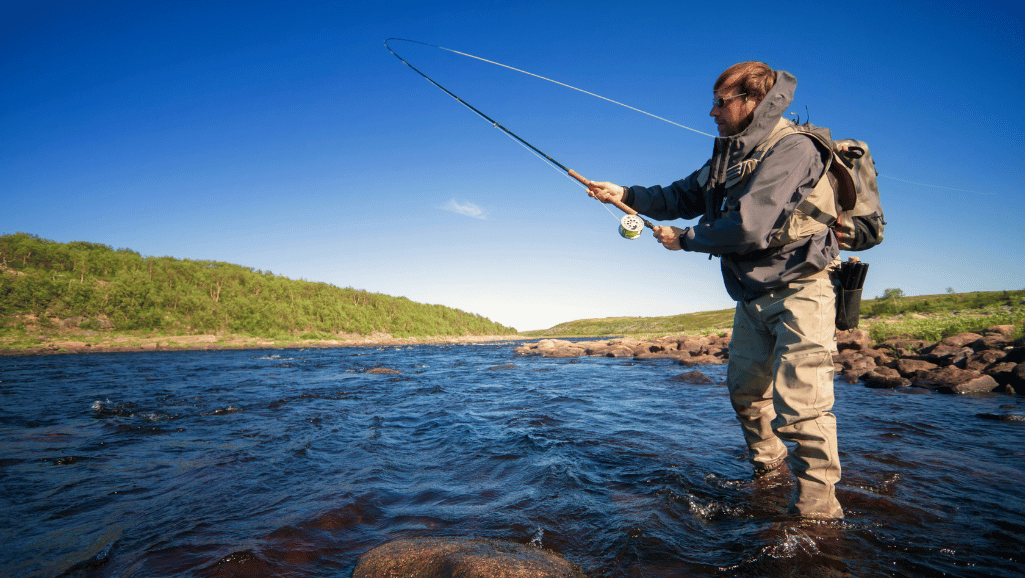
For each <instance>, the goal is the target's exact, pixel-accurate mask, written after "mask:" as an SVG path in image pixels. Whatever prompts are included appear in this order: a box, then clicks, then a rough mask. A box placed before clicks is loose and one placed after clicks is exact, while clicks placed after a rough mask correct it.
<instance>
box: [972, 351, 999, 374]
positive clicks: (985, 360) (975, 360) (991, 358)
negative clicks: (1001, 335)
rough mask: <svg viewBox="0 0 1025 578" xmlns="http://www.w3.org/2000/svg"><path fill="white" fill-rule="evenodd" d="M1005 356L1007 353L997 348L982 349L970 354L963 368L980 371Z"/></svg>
mask: <svg viewBox="0 0 1025 578" xmlns="http://www.w3.org/2000/svg"><path fill="white" fill-rule="evenodd" d="M1006 356H1007V353H1005V352H1003V351H1000V350H999V349H984V350H982V351H980V352H978V353H976V354H974V355H971V356H970V357H969V358H968V360H967V362H966V363H965V367H964V368H965V369H971V370H973V371H982V370H984V369H985V368H987V367H989V366H990V365H993V364H994V363H996V362H997V361H999V360H1001V359H1003V358H1004V357H1006Z"/></svg>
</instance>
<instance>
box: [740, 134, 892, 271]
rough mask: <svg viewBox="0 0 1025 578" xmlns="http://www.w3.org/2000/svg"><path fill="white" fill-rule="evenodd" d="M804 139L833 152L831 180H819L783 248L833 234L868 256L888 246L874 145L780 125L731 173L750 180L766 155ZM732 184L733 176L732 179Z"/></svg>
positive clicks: (786, 230) (788, 227)
mask: <svg viewBox="0 0 1025 578" xmlns="http://www.w3.org/2000/svg"><path fill="white" fill-rule="evenodd" d="M792 134H804V135H806V136H808V137H811V139H812V140H813V141H815V142H816V143H817V144H818V145H819V146H820V147H821V148H823V149H829V150H831V151H832V158H831V160H830V161H829V162H827V163H826V174H825V178H822V179H819V184H818V185H817V186H816V187H815V189H814V190H813V191H812V193H811V194H809V195H808V198H807V199H805V201H804V202H802V203H801V204H800V205H798V207H797V210H796V211H795V212H794V215H793V217H792V218H791V219H790V220H789V221H788V222H787V223H786V224H785V225H784V227H783V229H782V230H781V231H780V232H779V233H778V234H777V237H778V239H777V240H776V242H777V243H778V244H785V243H788V242H791V241H793V240H796V239H799V238H801V237H803V236H806V235H807V234H810V233H811V232H814V230H815V229H818V230H821V229H823V228H824V227H830V228H832V229H833V233H834V234H835V235H836V238H837V241H839V243H840V248H841V249H843V250H845V251H864V250H866V249H871V248H872V247H875V246H876V245H878V244H879V243H881V242H882V241H883V227H884V226H885V225H886V221H885V220H883V209H882V205H881V204H880V202H879V187H878V185H877V184H876V175H878V174H879V173H878V172H877V171H876V167H875V162H874V161H873V160H872V155H871V154H870V153H869V151H868V145H867V144H865V143H864V142H862V141H858V140H850V139H844V140H838V141H833V140H831V138H830V134H829V129H826V128H822V127H817V126H815V125H813V124H811V123H804V124H795V123H793V122H791V121H789V120H786V119H780V122H779V124H777V125H776V127H775V128H774V129H773V132H772V133H770V135H769V137H768V138H766V139H765V140H764V141H762V142H761V143H759V145H758V146H757V147H755V150H754V151H753V152H752V154H751V157H750V158H748V159H746V160H744V161H742V162H741V163H740V164H739V165H737V166H736V167H733V168H731V171H732V172H733V173H734V174H733V175H732V176H733V177H734V178H736V179H740V178H744V177H746V176H748V175H750V174H751V173H752V172H753V171H754V168H755V167H756V166H757V165H758V163H759V162H761V160H762V158H763V157H764V156H765V154H766V153H768V152H769V149H771V148H772V147H773V146H774V145H775V144H776V143H778V142H779V141H780V140H782V139H783V138H784V137H787V136H790V135H792ZM727 175H728V176H727V178H728V179H729V178H730V176H731V175H729V172H728V173H727Z"/></svg>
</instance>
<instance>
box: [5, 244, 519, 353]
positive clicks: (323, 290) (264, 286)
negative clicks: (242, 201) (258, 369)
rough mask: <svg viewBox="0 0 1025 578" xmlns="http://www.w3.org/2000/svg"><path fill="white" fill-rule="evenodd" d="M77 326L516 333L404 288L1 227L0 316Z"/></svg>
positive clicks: (269, 332)
mask: <svg viewBox="0 0 1025 578" xmlns="http://www.w3.org/2000/svg"><path fill="white" fill-rule="evenodd" d="M72 317H77V318H83V319H80V322H79V323H78V326H79V327H80V328H82V329H92V330H98V329H109V328H115V329H118V330H157V331H163V332H169V333H178V334H183V333H214V332H225V333H239V334H248V335H254V336H267V337H275V336H283V335H296V336H302V337H304V338H314V339H316V338H323V339H327V338H330V337H331V336H333V335H338V334H357V335H369V334H372V333H375V332H381V333H390V334H391V335H393V336H395V337H419V336H461V335H514V334H516V330H515V329H513V328H510V327H506V326H503V325H500V324H498V323H495V322H493V321H490V320H488V319H486V318H484V317H481V316H480V315H474V314H471V313H466V312H464V311H460V310H458V309H452V308H450V307H444V306H441V305H426V304H422V303H416V302H413V301H410V300H409V299H406V298H405V297H391V296H388V295H382V294H379V293H370V292H367V291H362V290H357V289H353V288H351V287H349V288H344V289H343V288H339V287H335V286H333V285H329V284H327V283H314V282H310V281H304V280H293V279H288V278H286V277H282V276H279V275H275V274H273V273H271V272H270V271H259V270H254V269H253V268H251V267H243V266H240V265H232V264H230V263H223V262H219V261H194V260H188V259H175V258H173V257H143V256H142V255H140V254H139V253H137V252H135V251H132V250H129V249H117V250H114V249H112V248H111V247H109V246H107V245H101V244H98V243H87V242H72V243H57V242H54V241H50V240H47V239H41V238H39V237H37V236H34V235H29V234H25V233H16V234H13V235H3V236H0V320H2V321H3V326H6V328H7V329H8V330H13V329H18V328H20V327H22V326H24V324H25V319H29V318H31V319H33V320H34V321H35V323H38V324H40V325H43V326H44V327H45V326H47V325H49V324H52V323H54V320H59V319H67V318H72Z"/></svg>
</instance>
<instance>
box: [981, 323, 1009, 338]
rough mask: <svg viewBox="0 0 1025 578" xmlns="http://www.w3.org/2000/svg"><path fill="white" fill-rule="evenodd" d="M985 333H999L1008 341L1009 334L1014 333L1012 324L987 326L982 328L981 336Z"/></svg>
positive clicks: (984, 335) (985, 334)
mask: <svg viewBox="0 0 1025 578" xmlns="http://www.w3.org/2000/svg"><path fill="white" fill-rule="evenodd" d="M987 335H1001V336H1003V337H1004V339H1007V340H1008V341H1010V339H1011V336H1012V335H1014V325H994V326H993V327H987V328H986V329H983V330H982V336H983V337H986V336H987Z"/></svg>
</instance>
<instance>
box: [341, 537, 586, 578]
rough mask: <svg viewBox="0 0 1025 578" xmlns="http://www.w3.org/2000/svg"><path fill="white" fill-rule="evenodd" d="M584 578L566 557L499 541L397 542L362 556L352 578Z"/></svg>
mask: <svg viewBox="0 0 1025 578" xmlns="http://www.w3.org/2000/svg"><path fill="white" fill-rule="evenodd" d="M400 576H401V577H402V578H583V574H582V573H581V572H580V570H579V569H577V567H576V566H574V565H573V564H572V563H570V562H569V561H567V560H566V559H565V558H563V557H561V556H559V555H557V554H553V553H551V552H548V551H545V550H541V549H539V548H534V547H531V546H526V545H523V544H517V543H515V542H504V541H499V540H477V539H470V538H418V539H409V540H396V541H394V542H389V543H387V544H384V545H383V546H378V547H377V548H374V549H373V550H371V551H370V552H367V553H366V554H364V555H363V556H361V557H360V559H359V563H357V565H356V569H355V570H354V571H353V573H352V578H397V577H400Z"/></svg>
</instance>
